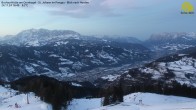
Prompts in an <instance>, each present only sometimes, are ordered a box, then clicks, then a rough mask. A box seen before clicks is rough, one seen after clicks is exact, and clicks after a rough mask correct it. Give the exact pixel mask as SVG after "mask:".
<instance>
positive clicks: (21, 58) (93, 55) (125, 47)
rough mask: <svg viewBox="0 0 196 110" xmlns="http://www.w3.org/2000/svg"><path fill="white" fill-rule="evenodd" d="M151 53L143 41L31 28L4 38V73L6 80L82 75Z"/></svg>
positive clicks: (0, 65) (0, 68)
mask: <svg viewBox="0 0 196 110" xmlns="http://www.w3.org/2000/svg"><path fill="white" fill-rule="evenodd" d="M150 56H151V55H150V50H149V49H147V48H146V47H144V46H142V45H140V44H132V43H125V42H116V41H110V40H105V39H102V38H95V37H90V36H82V35H80V34H78V33H76V32H73V31H63V30H46V29H30V30H25V31H23V32H20V33H19V34H17V35H15V36H11V37H9V38H8V39H6V40H4V41H2V44H1V45H0V61H1V62H0V76H1V79H2V80H6V81H10V80H15V79H18V78H20V77H24V76H29V75H47V76H51V77H55V78H57V79H59V80H66V79H71V78H72V77H74V78H77V79H78V77H77V76H78V74H80V73H81V72H85V71H87V70H92V69H95V68H98V67H115V66H121V65H123V64H127V63H129V64H133V63H135V62H139V61H144V60H148V59H150ZM85 75H86V74H84V76H81V78H84V77H86V76H85ZM88 75H90V74H88ZM74 78H73V80H76V79H74Z"/></svg>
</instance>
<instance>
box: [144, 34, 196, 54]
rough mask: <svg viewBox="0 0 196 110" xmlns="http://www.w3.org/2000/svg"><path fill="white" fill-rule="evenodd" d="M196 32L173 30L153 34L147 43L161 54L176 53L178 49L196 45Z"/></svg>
mask: <svg viewBox="0 0 196 110" xmlns="http://www.w3.org/2000/svg"><path fill="white" fill-rule="evenodd" d="M195 42H196V33H194V32H190V33H186V32H181V33H177V32H173V33H160V34H153V35H152V36H151V37H150V38H149V39H148V40H147V41H145V45H147V46H148V47H149V48H151V49H152V50H154V51H156V52H157V54H159V56H162V55H164V54H165V55H168V54H170V53H175V52H176V51H179V50H183V49H186V48H190V47H194V46H195V45H196V43H195Z"/></svg>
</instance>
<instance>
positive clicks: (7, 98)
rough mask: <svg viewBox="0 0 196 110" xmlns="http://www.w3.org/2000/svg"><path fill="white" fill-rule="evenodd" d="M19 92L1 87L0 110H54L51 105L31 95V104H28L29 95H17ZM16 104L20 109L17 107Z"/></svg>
mask: <svg viewBox="0 0 196 110" xmlns="http://www.w3.org/2000/svg"><path fill="white" fill-rule="evenodd" d="M16 93H17V91H14V90H12V89H7V88H4V87H2V86H0V110H52V107H51V105H50V104H47V103H45V102H43V101H41V100H40V98H39V97H37V96H35V94H34V93H29V94H28V98H29V104H27V94H17V95H16ZM15 103H17V105H18V106H19V108H16V107H15Z"/></svg>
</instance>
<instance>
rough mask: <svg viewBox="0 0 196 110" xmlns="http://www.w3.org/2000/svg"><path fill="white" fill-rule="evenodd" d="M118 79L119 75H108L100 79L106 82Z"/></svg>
mask: <svg viewBox="0 0 196 110" xmlns="http://www.w3.org/2000/svg"><path fill="white" fill-rule="evenodd" d="M119 77H120V75H108V76H104V77H101V78H102V79H104V80H108V81H114V80H116V79H117V78H119Z"/></svg>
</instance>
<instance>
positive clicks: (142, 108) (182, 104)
mask: <svg viewBox="0 0 196 110" xmlns="http://www.w3.org/2000/svg"><path fill="white" fill-rule="evenodd" d="M139 100H142V102H139ZM93 110H196V99H191V98H185V97H178V96H166V95H158V94H153V93H133V94H130V95H127V96H125V97H124V102H123V103H120V104H117V105H109V106H103V107H100V108H97V109H93Z"/></svg>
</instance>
